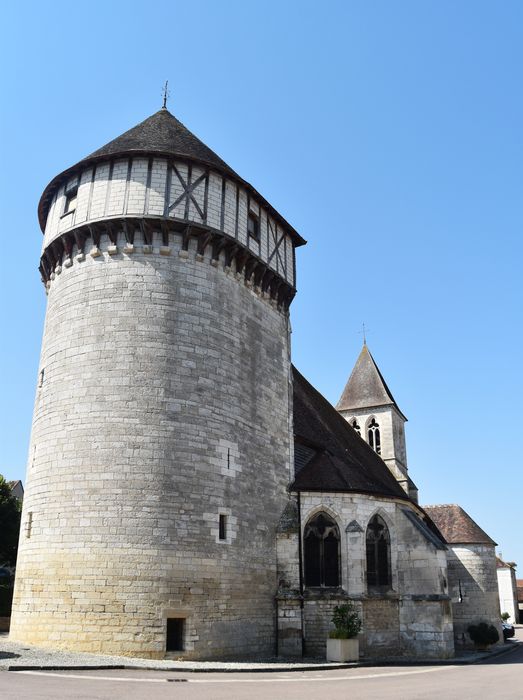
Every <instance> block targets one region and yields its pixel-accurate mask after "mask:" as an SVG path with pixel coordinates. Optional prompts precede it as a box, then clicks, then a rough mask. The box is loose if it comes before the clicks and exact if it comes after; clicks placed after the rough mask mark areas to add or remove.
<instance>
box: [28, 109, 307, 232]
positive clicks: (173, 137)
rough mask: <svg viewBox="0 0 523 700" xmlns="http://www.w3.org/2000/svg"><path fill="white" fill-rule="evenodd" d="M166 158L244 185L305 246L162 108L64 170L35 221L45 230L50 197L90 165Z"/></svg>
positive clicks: (48, 191) (285, 223)
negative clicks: (194, 164) (207, 169)
mask: <svg viewBox="0 0 523 700" xmlns="http://www.w3.org/2000/svg"><path fill="white" fill-rule="evenodd" d="M138 155H140V156H167V157H170V158H181V159H182V160H191V161H196V162H198V163H201V164H202V165H204V166H208V167H211V168H213V169H214V170H217V171H218V172H221V173H223V174H225V175H228V176H229V177H230V178H231V179H233V180H235V181H236V182H238V183H239V184H240V185H243V186H244V187H245V188H246V189H247V190H248V191H249V192H251V194H253V195H254V196H255V197H256V198H257V199H258V200H259V202H260V203H261V204H263V205H264V206H265V207H266V208H267V210H268V211H269V212H270V214H271V215H272V216H274V218H275V219H276V220H277V221H278V222H279V223H281V224H282V225H283V226H285V227H286V228H287V230H288V231H289V233H290V234H291V236H292V237H293V239H294V244H295V245H296V246H300V245H304V244H305V243H306V241H305V240H304V239H303V238H302V237H301V236H300V235H299V233H298V232H297V231H296V230H295V229H294V228H293V227H292V226H291V225H290V224H289V222H288V221H286V220H285V219H284V218H283V216H281V214H280V213H279V212H277V211H276V210H275V209H274V208H273V207H272V206H271V204H269V202H267V200H266V199H265V198H264V197H263V196H262V195H261V194H260V193H259V192H257V191H256V190H255V189H254V187H253V186H252V185H250V184H249V183H248V182H246V181H245V180H243V179H242V178H241V177H240V176H239V175H238V174H237V173H236V172H235V171H234V170H233V169H232V168H231V167H230V166H229V165H227V163H226V162H225V161H224V160H222V159H221V158H220V157H219V156H218V155H216V153H215V152H214V151H212V150H211V149H210V148H209V147H208V146H206V145H205V144H204V143H203V141H200V139H199V138H198V137H197V136H195V135H194V134H193V133H192V132H190V131H189V129H187V127H186V126H184V125H183V124H182V122H181V121H179V120H178V119H177V118H176V117H175V116H174V115H173V114H171V113H170V112H169V110H167V109H166V108H165V107H164V108H163V109H160V110H159V111H158V112H155V114H153V115H152V116H150V117H148V118H147V119H145V120H144V121H143V122H140V124H137V125H136V126H134V127H133V128H132V129H129V130H128V131H126V132H125V133H123V134H122V135H121V136H118V137H117V138H115V139H113V140H112V141H109V143H107V144H105V146H102V148H99V149H98V150H96V151H94V153H91V154H90V155H89V156H87V157H86V158H84V159H83V160H81V161H79V162H78V163H76V165H73V166H72V167H71V168H68V169H67V170H64V172H63V173H60V175H57V176H56V177H55V178H53V180H51V182H50V183H49V184H48V185H47V187H46V188H45V190H44V193H43V195H42V197H41V199H40V204H39V206H38V219H39V221H40V227H41V229H42V231H44V229H45V222H46V219H47V213H48V211H49V207H50V204H51V200H52V198H53V195H54V193H55V191H56V190H57V188H58V187H60V186H61V185H62V184H63V183H64V182H65V181H67V180H68V179H69V178H70V177H72V176H73V175H75V174H76V173H78V172H79V171H81V170H82V169H83V168H86V167H88V166H90V165H93V164H96V163H98V162H101V161H106V160H109V159H111V158H114V157H122V158H124V157H131V156H138Z"/></svg>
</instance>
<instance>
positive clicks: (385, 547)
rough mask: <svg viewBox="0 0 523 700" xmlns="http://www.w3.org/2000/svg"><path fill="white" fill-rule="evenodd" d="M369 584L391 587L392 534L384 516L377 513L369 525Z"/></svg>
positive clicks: (367, 542) (375, 586)
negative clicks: (381, 516)
mask: <svg viewBox="0 0 523 700" xmlns="http://www.w3.org/2000/svg"><path fill="white" fill-rule="evenodd" d="M366 544H367V586H368V587H369V588H390V586H391V573H390V534H389V528H388V527H387V525H386V524H385V521H384V520H383V518H380V516H379V515H375V516H374V517H373V518H372V520H371V521H370V522H369V524H368V526H367V537H366Z"/></svg>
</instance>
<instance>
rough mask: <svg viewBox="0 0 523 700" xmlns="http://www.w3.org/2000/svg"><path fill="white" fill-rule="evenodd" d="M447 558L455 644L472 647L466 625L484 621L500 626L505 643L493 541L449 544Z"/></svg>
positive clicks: (501, 637) (501, 636)
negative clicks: (487, 543) (490, 542)
mask: <svg viewBox="0 0 523 700" xmlns="http://www.w3.org/2000/svg"><path fill="white" fill-rule="evenodd" d="M447 560H448V575H449V591H450V595H451V598H452V612H453V617H454V637H455V644H456V647H461V648H471V647H472V646H473V644H472V641H471V639H470V637H469V635H468V633H467V628H468V626H469V625H471V624H477V623H478V622H482V621H485V622H488V623H489V624H493V625H494V626H495V627H496V628H497V630H498V632H499V637H500V643H502V642H503V634H502V631H501V623H500V609H499V607H500V605H499V591H498V581H497V574H496V555H495V548H494V545H482V544H453V545H449V551H448V556H447Z"/></svg>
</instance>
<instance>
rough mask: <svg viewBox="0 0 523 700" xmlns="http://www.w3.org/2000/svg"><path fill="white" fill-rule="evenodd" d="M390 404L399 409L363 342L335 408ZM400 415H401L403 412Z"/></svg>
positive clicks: (345, 408) (347, 408)
mask: <svg viewBox="0 0 523 700" xmlns="http://www.w3.org/2000/svg"><path fill="white" fill-rule="evenodd" d="M391 405H392V406H395V407H396V408H397V409H398V411H400V409H399V407H398V405H397V403H396V401H395V400H394V397H393V396H392V393H391V391H390V389H389V387H388V386H387V384H386V382H385V380H384V379H383V376H382V374H381V372H380V371H379V369H378V365H377V364H376V362H375V361H374V358H373V357H372V355H371V354H370V351H369V348H368V347H367V343H364V344H363V347H362V349H361V352H360V354H359V357H358V359H357V360H356V364H355V365H354V369H353V370H352V372H351V375H350V377H349V381H348V382H347V384H346V385H345V389H344V390H343V393H342V395H341V397H340V400H339V401H338V404H337V406H336V409H337V410H338V411H351V410H354V409H359V408H373V407H376V406H391ZM400 413H401V411H400ZM401 415H402V416H403V413H401ZM403 417H404V418H405V416H403ZM405 420H407V419H406V418H405Z"/></svg>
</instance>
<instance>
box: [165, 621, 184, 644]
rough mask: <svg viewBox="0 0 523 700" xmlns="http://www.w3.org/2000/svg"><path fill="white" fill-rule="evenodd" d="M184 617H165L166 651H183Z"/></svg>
mask: <svg viewBox="0 0 523 700" xmlns="http://www.w3.org/2000/svg"><path fill="white" fill-rule="evenodd" d="M184 630H185V619H184V618H183V617H170V618H168V619H167V639H166V645H165V649H166V651H183V650H184V649H183V638H184Z"/></svg>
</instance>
